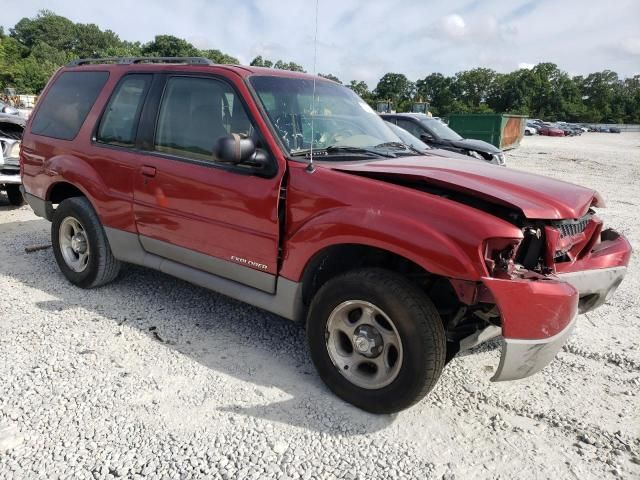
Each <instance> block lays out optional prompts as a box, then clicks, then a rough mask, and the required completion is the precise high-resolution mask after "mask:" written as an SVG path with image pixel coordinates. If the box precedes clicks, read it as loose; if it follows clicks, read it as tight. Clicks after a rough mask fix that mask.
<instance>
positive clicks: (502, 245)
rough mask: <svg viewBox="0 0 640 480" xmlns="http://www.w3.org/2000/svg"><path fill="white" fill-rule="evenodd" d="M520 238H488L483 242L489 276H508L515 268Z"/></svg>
mask: <svg viewBox="0 0 640 480" xmlns="http://www.w3.org/2000/svg"><path fill="white" fill-rule="evenodd" d="M521 241H522V239H521V238H489V239H488V240H486V241H485V243H484V262H485V265H486V266H487V273H488V274H489V276H491V277H508V276H509V275H510V274H511V272H513V269H514V268H515V261H514V260H515V257H516V252H517V251H518V246H519V245H520V242H521Z"/></svg>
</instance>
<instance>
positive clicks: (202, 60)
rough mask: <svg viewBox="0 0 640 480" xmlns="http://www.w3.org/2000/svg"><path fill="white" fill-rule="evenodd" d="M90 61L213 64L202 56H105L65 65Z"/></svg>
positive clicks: (82, 63) (124, 63)
mask: <svg viewBox="0 0 640 480" xmlns="http://www.w3.org/2000/svg"><path fill="white" fill-rule="evenodd" d="M91 63H117V64H123V65H132V64H134V63H185V64H188V65H215V62H212V61H211V60H209V59H208V58H204V57H107V58H79V59H77V60H72V61H71V62H69V63H67V67H78V66H80V65H89V64H91Z"/></svg>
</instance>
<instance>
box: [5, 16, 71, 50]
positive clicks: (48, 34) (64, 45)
mask: <svg viewBox="0 0 640 480" xmlns="http://www.w3.org/2000/svg"><path fill="white" fill-rule="evenodd" d="M10 32H11V36H12V37H13V38H15V39H16V40H17V41H18V42H19V43H20V44H21V45H23V46H25V47H27V48H28V49H29V50H31V48H33V47H34V46H35V45H36V44H38V43H40V42H44V43H46V44H48V45H50V46H52V47H53V48H55V49H57V50H66V51H73V48H74V46H75V45H76V43H77V41H76V38H77V29H76V26H75V24H74V23H73V22H72V21H71V20H69V19H67V18H65V17H61V16H60V15H56V14H55V13H53V12H51V11H49V10H41V11H40V12H39V13H38V14H37V15H36V16H35V18H23V19H22V20H20V21H19V22H18V23H16V24H15V26H14V27H13V28H12V29H11V30H10Z"/></svg>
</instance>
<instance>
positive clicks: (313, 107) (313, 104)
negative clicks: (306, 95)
mask: <svg viewBox="0 0 640 480" xmlns="http://www.w3.org/2000/svg"><path fill="white" fill-rule="evenodd" d="M319 1H320V0H316V33H315V36H314V38H313V95H312V96H311V148H310V149H309V165H307V172H309V173H313V172H314V171H315V167H314V166H313V117H314V115H315V112H316V59H317V57H318V3H319Z"/></svg>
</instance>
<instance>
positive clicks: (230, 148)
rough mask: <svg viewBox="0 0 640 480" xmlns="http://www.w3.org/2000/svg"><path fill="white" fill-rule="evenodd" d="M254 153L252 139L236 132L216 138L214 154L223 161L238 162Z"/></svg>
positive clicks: (254, 148) (254, 147)
mask: <svg viewBox="0 0 640 480" xmlns="http://www.w3.org/2000/svg"><path fill="white" fill-rule="evenodd" d="M255 153H256V145H255V143H253V140H252V139H251V138H249V137H246V136H244V135H238V134H237V133H235V134H232V135H229V136H226V137H222V138H220V139H218V143H217V145H216V146H215V149H214V154H215V155H216V156H217V157H218V160H220V161H221V162H225V163H232V164H234V165H235V164H238V163H242V162H245V161H247V160H249V159H250V158H251V157H252V156H254V154H255Z"/></svg>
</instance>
